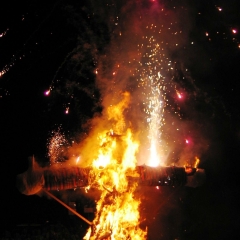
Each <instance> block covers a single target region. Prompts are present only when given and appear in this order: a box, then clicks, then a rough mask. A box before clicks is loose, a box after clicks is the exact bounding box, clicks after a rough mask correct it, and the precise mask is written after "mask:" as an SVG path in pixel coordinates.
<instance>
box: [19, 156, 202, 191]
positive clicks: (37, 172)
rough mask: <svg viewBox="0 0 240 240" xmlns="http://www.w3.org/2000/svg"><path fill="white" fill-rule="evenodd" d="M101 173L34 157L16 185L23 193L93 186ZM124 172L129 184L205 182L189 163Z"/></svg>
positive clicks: (137, 168) (139, 167)
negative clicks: (45, 163)
mask: <svg viewBox="0 0 240 240" xmlns="http://www.w3.org/2000/svg"><path fill="white" fill-rule="evenodd" d="M104 173H105V169H104V168H100V169H98V170H97V171H96V169H95V170H94V171H93V169H92V168H90V167H89V168H80V167H68V168H63V167H59V168H57V169H52V168H41V167H38V166H37V165H36V163H35V160H34V158H33V159H32V162H31V164H30V167H29V169H28V170H27V171H26V172H24V173H22V174H19V175H17V188H18V190H19V191H20V192H21V193H23V194H25V195H33V194H36V193H38V192H39V191H41V190H42V189H44V190H45V192H47V191H54V190H57V191H60V190H67V189H77V188H86V187H89V186H90V187H94V186H91V184H92V183H93V182H94V183H96V182H97V181H96V179H97V178H98V176H99V175H104ZM126 176H127V178H128V181H129V184H131V183H137V184H138V185H139V186H187V187H198V186H201V185H202V184H203V183H204V182H205V171H204V169H199V168H192V167H176V166H160V167H149V166H146V165H142V166H136V168H135V170H134V171H129V172H127V173H126ZM95 187H96V186H95Z"/></svg>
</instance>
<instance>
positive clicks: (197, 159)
mask: <svg viewBox="0 0 240 240" xmlns="http://www.w3.org/2000/svg"><path fill="white" fill-rule="evenodd" d="M199 163H200V159H199V158H198V157H195V163H194V168H197V167H198V165H199Z"/></svg>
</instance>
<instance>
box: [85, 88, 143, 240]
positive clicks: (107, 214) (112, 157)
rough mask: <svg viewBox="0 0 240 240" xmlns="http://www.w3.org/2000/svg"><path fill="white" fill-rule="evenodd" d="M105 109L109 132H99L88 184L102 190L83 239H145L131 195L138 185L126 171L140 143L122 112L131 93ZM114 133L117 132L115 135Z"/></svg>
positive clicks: (130, 168)
mask: <svg viewBox="0 0 240 240" xmlns="http://www.w3.org/2000/svg"><path fill="white" fill-rule="evenodd" d="M122 96H123V99H122V101H120V102H119V103H117V104H116V105H114V106H113V105H111V106H109V108H108V109H107V111H106V112H107V114H108V120H109V121H111V122H112V129H111V130H110V131H102V132H101V133H99V134H98V137H97V141H98V146H99V148H98V150H97V152H98V155H97V158H96V159H94V161H93V163H92V166H93V170H92V173H91V176H92V179H91V183H92V185H94V186H97V187H98V189H100V190H101V191H102V193H101V197H100V199H99V201H98V202H97V207H96V209H97V213H96V217H95V219H94V221H93V225H94V229H93V228H89V230H88V232H87V234H86V235H85V237H84V239H96V238H97V239H108V237H109V236H111V239H113V240H114V239H115V240H117V239H136V240H137V239H146V231H144V230H142V229H141V228H140V227H139V218H140V214H139V205H140V200H139V199H136V198H135V197H134V191H135V189H136V187H137V184H135V185H130V184H129V182H128V179H127V173H128V172H129V171H134V169H135V167H136V165H137V160H136V153H137V151H138V147H139V143H138V142H137V141H136V140H135V139H134V137H133V134H132V131H131V129H130V128H126V125H125V121H124V116H123V112H124V109H125V108H126V107H127V106H128V104H129V102H130V94H129V93H128V92H125V93H123V94H122ZM116 133H117V134H116Z"/></svg>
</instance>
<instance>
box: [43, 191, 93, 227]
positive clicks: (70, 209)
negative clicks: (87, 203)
mask: <svg viewBox="0 0 240 240" xmlns="http://www.w3.org/2000/svg"><path fill="white" fill-rule="evenodd" d="M43 191H44V192H45V193H46V194H47V195H48V196H50V197H51V198H53V199H55V200H56V201H57V202H59V203H60V204H62V205H63V206H64V207H65V208H67V209H68V210H69V211H71V212H72V213H73V214H75V215H76V216H78V217H79V218H81V219H82V220H83V221H85V222H86V223H88V224H89V225H92V224H93V223H92V222H90V221H88V220H87V219H86V218H85V217H83V216H82V215H81V214H79V213H78V212H77V211H75V210H74V209H72V208H71V207H69V206H68V205H67V204H66V203H64V202H62V201H61V200H60V199H58V198H57V197H55V196H54V195H53V194H52V193H50V192H48V191H47V190H45V189H43Z"/></svg>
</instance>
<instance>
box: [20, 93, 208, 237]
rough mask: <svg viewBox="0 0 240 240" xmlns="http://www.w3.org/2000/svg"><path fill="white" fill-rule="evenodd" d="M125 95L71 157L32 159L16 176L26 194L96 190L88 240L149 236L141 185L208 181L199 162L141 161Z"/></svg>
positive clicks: (189, 184)
mask: <svg viewBox="0 0 240 240" xmlns="http://www.w3.org/2000/svg"><path fill="white" fill-rule="evenodd" d="M122 96H123V97H122V100H121V101H120V102H119V103H118V104H116V105H115V106H111V107H110V109H107V121H106V120H105V121H98V123H99V124H100V125H98V126H97V125H95V127H96V128H94V129H93V132H92V133H90V135H89V138H86V139H85V141H83V142H82V143H81V144H80V145H78V146H72V148H70V149H68V154H69V156H70V157H69V160H67V161H66V162H65V163H61V164H53V166H49V167H45V168H42V167H40V166H38V165H37V164H36V162H35V161H34V158H33V159H32V161H31V164H30V167H29V169H28V170H27V171H26V172H25V173H22V174H19V175H18V176H17V186H18V189H19V190H20V192H22V193H23V194H26V195H32V194H36V193H38V192H40V191H44V192H45V193H47V194H48V195H50V196H51V197H53V198H55V197H54V195H52V194H51V191H54V190H58V191H60V190H66V189H77V188H81V189H84V190H85V191H86V192H87V191H89V189H97V190H98V192H99V195H98V197H96V201H97V203H96V212H95V219H94V220H93V222H89V221H88V220H86V219H84V218H83V217H82V216H80V217H81V218H83V219H84V220H85V221H86V222H88V223H89V224H90V225H91V226H94V227H90V228H89V230H88V232H87V233H86V236H85V239H108V237H109V236H111V239H146V236H147V230H146V229H141V228H140V227H139V219H140V212H139V206H140V204H141V199H140V198H139V197H136V196H135V192H136V190H137V189H138V188H139V187H140V186H149V187H159V186H181V185H182V186H190V187H197V186H200V185H202V184H203V182H204V180H205V174H204V170H202V169H198V168H197V167H177V166H174V165H172V166H164V165H158V166H155V167H151V166H147V165H145V164H143V165H138V161H137V152H138V148H139V143H138V141H137V140H135V139H134V136H133V133H132V131H131V128H127V127H126V124H125V122H124V114H123V112H124V108H126V107H127V103H128V102H129V100H130V94H129V93H124V94H123V95H122ZM104 124H106V126H107V125H108V124H110V126H111V130H110V131H107V130H105V128H104ZM108 127H109V125H108ZM96 129H98V131H96ZM100 129H102V131H100ZM94 140H95V141H94ZM53 142H54V145H56V142H55V141H53ZM55 147H56V146H55ZM51 150H52V148H51ZM53 152H54V151H53ZM79 154H80V155H79ZM80 157H81V160H80ZM155 157H156V154H155ZM153 160H155V161H156V160H158V159H157V158H155V159H151V161H153ZM55 199H56V198H55ZM56 200H57V201H60V200H59V199H56ZM60 203H61V201H60ZM62 204H63V205H64V206H65V207H67V208H69V206H66V204H64V203H62ZM76 214H78V213H76Z"/></svg>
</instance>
